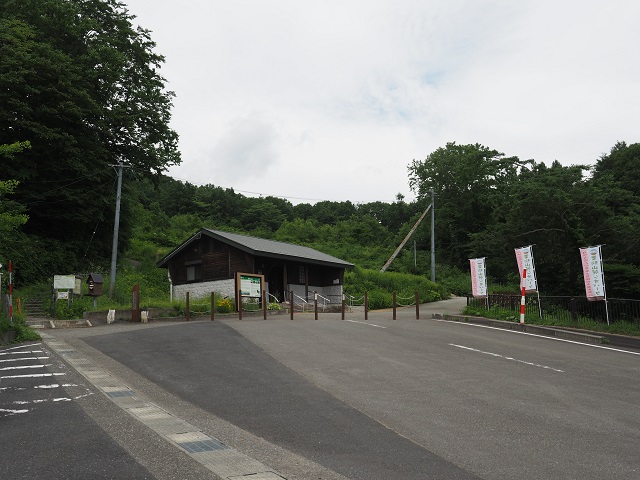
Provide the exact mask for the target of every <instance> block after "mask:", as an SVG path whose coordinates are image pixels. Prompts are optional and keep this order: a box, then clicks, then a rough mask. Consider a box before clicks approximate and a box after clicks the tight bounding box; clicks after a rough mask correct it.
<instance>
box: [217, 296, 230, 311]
mask: <svg viewBox="0 0 640 480" xmlns="http://www.w3.org/2000/svg"><path fill="white" fill-rule="evenodd" d="M233 309H234V307H233V301H231V299H229V298H221V299H220V300H218V301H217V302H216V311H217V312H219V313H231V312H233Z"/></svg>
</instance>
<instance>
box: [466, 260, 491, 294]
mask: <svg viewBox="0 0 640 480" xmlns="http://www.w3.org/2000/svg"><path fill="white" fill-rule="evenodd" d="M469 263H470V264H471V293H472V294H473V296H474V297H475V298H486V297H487V270H486V268H485V262H484V257H483V258H470V259H469Z"/></svg>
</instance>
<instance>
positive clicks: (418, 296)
mask: <svg viewBox="0 0 640 480" xmlns="http://www.w3.org/2000/svg"><path fill="white" fill-rule="evenodd" d="M416 320H420V294H419V293H418V290H416Z"/></svg>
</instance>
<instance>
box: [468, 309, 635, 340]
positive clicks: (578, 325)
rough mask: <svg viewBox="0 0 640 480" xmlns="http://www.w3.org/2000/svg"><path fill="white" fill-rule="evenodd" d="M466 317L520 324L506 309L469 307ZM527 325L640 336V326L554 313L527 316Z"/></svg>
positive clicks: (514, 314) (513, 314) (512, 313)
mask: <svg viewBox="0 0 640 480" xmlns="http://www.w3.org/2000/svg"><path fill="white" fill-rule="evenodd" d="M462 313H463V314H464V315H471V316H475V317H484V318H493V319H496V320H504V321H508V322H519V321H520V314H519V313H518V312H514V311H513V310H509V309H505V308H491V309H489V310H487V309H486V308H484V307H476V306H468V307H466V308H465V309H464V310H463V312H462ZM524 321H525V323H528V324H532V325H541V326H550V327H561V328H562V327H564V328H575V329H580V330H589V331H592V332H601V333H611V334H614V335H628V336H636V337H637V336H640V324H638V323H632V322H624V321H616V322H612V323H611V324H610V325H607V324H606V323H602V322H598V321H595V320H593V319H591V318H587V317H578V318H577V319H576V320H572V319H570V318H567V317H566V315H562V316H555V315H553V314H552V313H545V314H544V317H543V318H540V317H539V316H538V315H537V314H526V315H525V320H524Z"/></svg>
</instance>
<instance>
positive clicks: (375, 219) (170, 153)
mask: <svg viewBox="0 0 640 480" xmlns="http://www.w3.org/2000/svg"><path fill="white" fill-rule="evenodd" d="M0 7H1V8H2V11H3V12H5V13H6V15H5V14H3V18H2V19H0V71H2V72H3V75H2V76H0V162H1V165H2V168H1V169H0V263H2V264H3V265H5V268H6V265H7V262H8V260H12V261H13V262H14V264H15V266H16V283H17V284H18V285H26V284H30V283H35V282H41V281H46V280H48V279H50V278H51V277H52V276H53V275H54V274H69V273H72V272H76V273H86V272H89V271H100V272H107V271H108V267H109V262H110V256H111V242H112V233H113V227H114V216H115V215H114V213H115V197H116V178H117V176H116V168H117V165H119V164H123V165H124V166H125V167H126V168H124V180H123V193H122V211H121V217H120V218H121V221H120V235H119V238H120V241H119V258H120V259H121V261H126V262H129V263H134V264H139V263H140V262H142V263H146V264H153V263H154V262H155V261H156V260H157V259H159V258H160V257H162V256H163V255H164V254H166V253H167V252H168V251H170V250H171V249H173V248H174V247H176V246H177V245H179V244H180V243H181V242H182V241H184V240H185V239H186V238H188V237H189V236H190V235H191V234H192V233H193V232H195V231H196V230H197V229H199V228H201V227H208V228H215V229H222V230H231V231H235V232H240V233H247V234H250V235H256V236H260V237H265V238H271V239H275V240H280V241H285V242H292V243H298V244H303V245H308V246H311V247H314V248H317V249H319V250H322V251H324V252H327V253H329V254H332V255H335V256H337V257H340V258H342V259H345V260H347V261H350V262H352V263H354V264H356V265H357V266H359V267H363V268H371V269H380V268H381V267H382V265H383V264H384V263H385V261H386V260H387V259H388V258H389V256H390V255H391V254H392V253H393V251H394V249H395V248H396V246H397V245H398V244H399V243H400V242H401V241H402V239H403V238H404V237H405V235H406V234H407V232H408V231H409V230H410V228H411V227H412V226H413V224H414V223H415V221H416V220H417V218H418V217H419V216H420V214H421V213H422V212H423V211H424V210H425V209H426V208H427V206H428V205H429V202H430V194H429V192H430V190H431V189H433V191H434V193H435V205H436V208H435V212H436V215H435V217H436V223H435V243H436V262H437V275H438V276H441V275H443V274H444V275H446V274H447V273H448V272H456V271H457V272H464V271H468V259H469V258H473V257H487V268H488V274H489V276H490V278H491V282H492V283H493V284H494V285H498V284H500V285H507V286H510V288H516V287H517V284H518V278H517V268H516V262H515V255H514V248H517V247H521V246H525V245H534V247H533V251H534V257H535V263H536V271H537V276H538V281H539V286H540V289H541V291H542V292H543V293H545V294H554V295H564V294H576V295H584V291H583V284H582V271H581V265H580V257H579V254H578V248H579V247H584V246H590V245H599V244H602V245H604V247H603V256H604V269H605V279H606V282H607V292H608V294H609V296H610V297H626V298H640V253H639V252H640V249H639V248H638V245H637V244H638V242H639V236H638V232H640V228H639V227H640V193H639V192H640V144H639V143H633V144H627V143H625V142H618V143H616V144H615V145H613V146H612V147H611V149H610V151H609V152H608V153H606V154H603V155H602V156H601V157H600V158H593V159H585V164H584V165H573V166H563V165H561V164H560V163H559V162H554V163H553V164H551V165H547V164H544V163H538V162H536V161H534V160H520V159H519V158H518V157H513V156H512V157H507V156H505V155H504V154H502V153H500V152H499V151H498V150H493V149H491V148H488V147H485V146H483V145H480V144H474V145H458V144H456V143H448V144H447V145H445V146H442V147H440V148H438V149H436V150H435V151H433V152H431V153H429V152H425V157H424V159H423V160H414V161H412V162H411V161H410V160H409V159H408V160H407V181H408V182H409V185H410V186H411V188H412V189H413V191H414V192H415V193H416V200H415V201H412V202H406V201H405V200H404V198H403V197H402V196H401V195H398V196H397V199H396V201H395V202H392V203H384V202H372V203H364V204H354V203H352V202H350V201H348V200H347V201H344V202H328V201H326V202H318V203H315V204H308V203H300V204H295V205H294V204H292V203H291V202H290V201H288V200H286V199H285V198H284V197H283V198H281V197H264V198H253V197H247V196H244V195H242V194H239V193H237V192H235V191H234V190H233V188H226V187H223V186H216V185H193V184H191V183H188V182H182V181H177V180H174V179H172V178H170V177H167V176H166V175H164V173H163V172H165V171H166V169H167V167H169V166H171V165H178V164H179V163H180V161H181V159H180V154H179V151H178V148H177V134H176V133H175V132H174V131H172V130H171V128H170V127H169V121H170V117H171V115H170V111H171V105H172V98H173V94H172V92H169V91H166V90H165V85H164V79H163V78H162V77H160V76H159V74H158V70H159V67H160V65H161V64H162V62H163V58H162V56H161V55H158V54H156V53H154V47H155V45H154V43H153V41H152V40H151V38H150V35H149V32H147V31H145V30H142V29H135V28H133V26H132V24H131V21H132V17H131V16H130V15H129V14H128V13H127V11H126V10H125V9H123V6H122V5H121V4H119V3H118V2H116V1H114V0H73V1H65V2H60V1H58V0H20V1H17V0H0ZM272 187H273V188H272V189H278V186H277V185H276V186H272ZM286 193H287V192H286V191H282V194H283V196H286ZM412 240H414V241H415V248H416V256H415V258H414V249H413V248H412V247H413V246H414V243H413V241H411V242H409V243H408V244H407V246H406V247H405V249H404V250H403V252H402V253H401V255H400V256H399V257H398V258H397V259H396V260H395V261H394V263H393V264H392V265H391V268H390V270H392V271H393V270H395V271H401V272H411V273H417V274H424V275H429V272H430V270H431V265H430V251H429V249H430V243H431V238H430V225H429V221H428V219H427V220H425V221H424V222H423V223H422V225H421V226H420V228H419V229H418V230H417V231H416V233H415V235H414V237H413V239H412ZM3 281H4V282H5V283H6V281H7V276H6V275H4V276H3ZM490 288H491V286H490Z"/></svg>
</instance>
